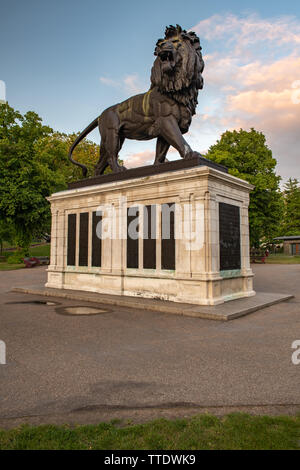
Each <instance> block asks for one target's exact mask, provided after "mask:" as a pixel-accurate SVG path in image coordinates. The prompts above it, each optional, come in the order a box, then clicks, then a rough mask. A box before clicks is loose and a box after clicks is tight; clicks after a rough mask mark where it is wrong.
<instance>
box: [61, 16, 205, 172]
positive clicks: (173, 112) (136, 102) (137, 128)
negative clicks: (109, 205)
mask: <svg viewBox="0 0 300 470" xmlns="http://www.w3.org/2000/svg"><path fill="white" fill-rule="evenodd" d="M154 55H155V56H156V59H155V61H154V64H153V67H152V71H151V87H150V89H149V90H148V91H147V92H146V93H143V94H139V95H136V96H132V97H131V98H129V99H127V100H126V101H123V102H122V103H119V104H115V105H114V106H111V107H109V108H107V109H106V110H105V111H103V113H102V114H101V115H100V116H99V117H97V118H96V119H95V120H94V121H93V122H92V123H91V124H90V125H89V126H88V127H87V128H86V129H85V130H84V131H82V132H81V134H80V135H79V136H78V137H77V139H76V140H75V142H74V143H73V145H72V146H71V148H70V152H69V159H70V160H71V162H72V163H74V164H76V165H78V166H80V167H81V168H82V171H83V176H84V177H86V174H87V168H86V167H85V165H83V164H82V163H79V162H76V161H75V160H73V159H72V152H73V150H74V148H75V147H76V145H78V143H79V142H80V141H81V140H82V139H83V138H84V137H86V136H87V135H88V134H89V133H90V132H91V131H92V130H93V129H95V128H96V127H97V126H98V127H99V131H100V135H101V145H100V158H99V161H98V163H97V164H96V166H95V175H102V174H103V173H104V171H105V169H106V168H107V167H108V166H110V167H111V169H112V171H113V172H114V173H117V172H120V171H124V170H126V168H125V167H124V166H121V165H119V163H118V153H119V151H120V149H121V147H122V145H123V142H124V140H125V139H135V140H150V139H154V138H156V139H157V143H156V155H155V161H154V164H155V165H158V164H160V163H163V162H164V161H165V158H166V154H167V152H168V149H169V147H170V145H172V146H173V147H174V148H175V149H176V150H178V152H179V154H180V156H181V157H182V158H192V157H193V156H196V155H200V154H199V153H197V152H194V151H193V150H192V149H191V147H190V146H189V145H188V143H187V142H186V141H185V139H184V138H183V136H182V134H185V133H186V132H187V131H188V129H189V126H190V124H191V121H192V116H193V115H194V114H195V110H196V106H197V103H198V101H197V97H198V90H199V89H201V88H203V78H202V72H203V69H204V62H203V59H202V54H201V47H200V41H199V38H198V36H197V35H196V33H194V32H187V31H185V30H183V29H182V28H181V27H180V26H179V25H176V27H174V26H169V27H167V28H166V31H165V37H164V39H159V40H158V41H157V43H156V48H155V52H154Z"/></svg>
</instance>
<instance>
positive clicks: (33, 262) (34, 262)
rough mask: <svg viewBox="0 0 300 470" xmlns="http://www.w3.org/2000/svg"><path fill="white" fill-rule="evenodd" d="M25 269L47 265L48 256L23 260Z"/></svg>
mask: <svg viewBox="0 0 300 470" xmlns="http://www.w3.org/2000/svg"><path fill="white" fill-rule="evenodd" d="M23 261H24V263H25V267H26V268H33V267H34V266H40V265H43V264H49V256H32V257H31V258H23Z"/></svg>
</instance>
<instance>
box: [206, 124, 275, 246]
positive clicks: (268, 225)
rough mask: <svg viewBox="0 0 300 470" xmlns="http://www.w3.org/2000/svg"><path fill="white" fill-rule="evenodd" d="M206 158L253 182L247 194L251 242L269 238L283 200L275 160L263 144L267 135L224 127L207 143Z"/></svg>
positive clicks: (272, 235)
mask: <svg viewBox="0 0 300 470" xmlns="http://www.w3.org/2000/svg"><path fill="white" fill-rule="evenodd" d="M207 158H209V159H210V160H213V161H215V162H217V163H221V164H222V165H225V166H226V167H227V168H228V169H229V173H230V174H231V175H233V176H237V177H238V178H241V179H244V180H246V181H248V182H249V183H251V184H253V185H254V186H255V188H254V190H253V191H252V192H251V194H250V206H249V226H250V239H251V244H252V246H259V243H260V241H261V240H262V239H264V240H265V241H271V240H272V239H273V238H274V236H276V235H278V234H279V224H278V222H279V221H280V220H281V218H282V213H283V200H282V195H281V192H280V190H279V182H280V176H277V175H276V173H275V167H276V160H275V158H273V157H272V151H271V150H270V149H269V148H268V146H267V145H266V138H265V136H264V135H263V134H262V133H261V132H257V131H256V130H255V129H251V131H249V132H248V131H245V130H243V129H240V130H239V131H227V132H225V133H224V134H223V135H222V136H221V139H220V140H219V141H218V142H217V143H216V144H215V145H213V146H212V147H210V149H209V151H208V154H207Z"/></svg>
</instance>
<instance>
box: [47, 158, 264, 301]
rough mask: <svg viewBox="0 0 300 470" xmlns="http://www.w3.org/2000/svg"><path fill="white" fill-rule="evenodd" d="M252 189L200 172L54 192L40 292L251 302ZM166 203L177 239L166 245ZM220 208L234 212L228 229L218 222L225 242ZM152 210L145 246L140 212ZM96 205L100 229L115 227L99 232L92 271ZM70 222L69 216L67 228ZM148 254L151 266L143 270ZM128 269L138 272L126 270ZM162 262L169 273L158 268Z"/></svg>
mask: <svg viewBox="0 0 300 470" xmlns="http://www.w3.org/2000/svg"><path fill="white" fill-rule="evenodd" d="M104 181H105V180H104ZM251 189H252V186H251V185H249V184H248V183H247V182H245V181H243V180H240V179H238V178H235V177H233V176H231V175H229V174H226V173H224V172H222V171H218V170H216V169H214V168H209V167H207V166H198V167H193V168H187V169H183V170H178V171H172V172H169V173H168V172H164V173H163V174H153V175H150V176H147V177H139V178H132V177H131V179H129V180H121V181H113V182H112V181H108V182H107V183H103V182H102V184H95V185H93V186H88V187H81V188H74V189H69V190H67V191H63V192H60V193H56V194H53V195H52V196H51V197H50V198H49V200H50V202H51V210H52V233H51V261H50V265H49V267H48V282H47V284H46V287H49V288H56V289H57V288H58V289H72V290H80V291H89V292H97V293H102V294H115V295H124V296H135V297H145V298H150V299H163V300H169V301H174V302H181V303H190V304H198V305H218V304H221V303H224V302H226V301H228V300H233V299H238V298H243V297H250V296H253V295H254V294H255V292H254V291H253V283H252V280H253V274H252V271H251V269H250V264H249V232H248V204H249V192H250V190H251ZM172 203H175V206H174V207H175V216H174V217H175V233H174V237H173V239H172V240H171V241H168V242H167V243H164V241H163V237H162V231H163V230H162V211H163V209H162V207H163V206H165V205H166V204H172ZM222 204H223V205H227V206H226V207H229V209H230V208H232V207H234V208H235V209H236V210H235V211H234V213H235V214H238V218H237V216H236V217H235V219H234V220H233V219H232V221H231V219H230V220H229V221H228V224H227V219H226V217H225V219H224V217H223V219H224V220H225V222H224V221H223V222H222V224H223V225H224V223H225V225H226V224H227V225H228V227H225V229H224V230H225V231H224V230H223V232H224V233H225V235H226V234H227V235H226V236H227V238H226V239H224V240H223V238H222V237H224V235H222V227H221V226H220V225H221V224H220V222H219V213H220V209H219V206H220V205H222ZM105 205H106V206H105ZM150 205H151V206H155V214H156V219H155V221H154V222H153V221H152V230H153V231H154V238H155V241H154V244H151V246H150V245H147V244H146V243H145V240H144V238H145V237H144V235H143V234H144V233H146V232H145V230H146V229H145V226H146V218H145V216H144V207H145V206H150ZM99 206H101V208H100V209H101V214H102V224H103V225H102V227H108V226H109V225H110V229H112V228H113V229H112V230H111V231H110V233H109V229H108V230H107V233H105V230H104V228H102V230H103V231H102V240H101V241H99V240H98V241H99V243H101V256H100V257H101V260H100V263H99V264H101V267H100V266H93V265H92V264H93V258H95V256H94V254H93V253H94V250H96V249H97V246H96V245H97V240H96V239H95V233H94V232H95V226H94V222H93V221H94V215H93V213H96V212H97V210H98V211H99ZM132 206H134V207H137V208H138V210H139V214H138V225H139V232H138V240H137V241H136V243H133V249H131V248H130V247H129V245H128V241H127V223H128V219H127V209H128V207H132ZM237 208H238V209H237ZM112 209H113V210H112ZM82 214H85V215H82ZM230 214H231V212H230V210H229V216H230ZM69 216H71V218H72V217H73V219H72V220H73V225H72V224H70V218H69ZM229 216H228V217H229ZM237 220H238V227H237V226H236V223H237V222H236V221H237ZM153 224H154V225H155V226H153ZM223 228H224V227H223ZM68 230H69V232H68ZM72 230H73V232H74V233H71V231H72ZM226 230H227V232H229V236H228V233H227V232H226ZM230 230H232V233H235V241H231V239H230ZM171 231H172V230H171ZM237 233H238V234H239V240H238V242H237V241H236V234H237ZM152 237H153V235H152ZM220 237H221V238H220ZM228 237H229V238H228ZM171 238H172V234H171ZM95 240H96V241H95ZM72 244H74V247H73V248H74V249H73V251H72V246H71V245H72ZM149 246H150V248H149ZM98 248H99V247H98ZM132 250H133V251H132ZM169 251H170V253H171V254H170V256H169ZM172 251H173V258H174V259H173V258H172ZM149 256H150V262H151V263H154V265H155V266H154V268H153V267H152V268H151V269H148V268H147V269H145V267H144V266H145V264H146V263H147V262H148V263H149ZM231 257H232V259H231ZM146 258H147V259H148V261H147V260H146V261H145V259H146ZM99 259H100V258H99ZM224 259H225V265H226V266H225V268H224ZM97 260H98V258H97ZM172 260H173V261H172ZM134 263H136V266H134V267H128V266H132V264H134ZM168 263H169V264H170V267H171V269H166V266H164V264H165V265H167V266H168ZM172 263H173V264H174V266H173V264H172ZM222 263H223V269H222V266H221V264H222ZM71 264H72V265H71ZM82 264H86V265H82Z"/></svg>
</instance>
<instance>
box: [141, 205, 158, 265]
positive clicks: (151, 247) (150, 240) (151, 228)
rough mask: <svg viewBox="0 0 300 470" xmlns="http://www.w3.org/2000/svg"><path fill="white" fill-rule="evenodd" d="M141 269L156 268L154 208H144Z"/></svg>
mask: <svg viewBox="0 0 300 470" xmlns="http://www.w3.org/2000/svg"><path fill="white" fill-rule="evenodd" d="M143 267H144V269H155V268H156V206H145V207H144V236H143Z"/></svg>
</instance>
